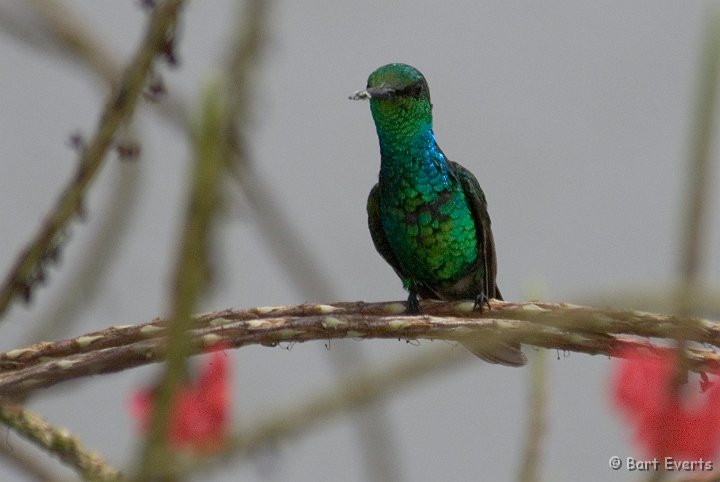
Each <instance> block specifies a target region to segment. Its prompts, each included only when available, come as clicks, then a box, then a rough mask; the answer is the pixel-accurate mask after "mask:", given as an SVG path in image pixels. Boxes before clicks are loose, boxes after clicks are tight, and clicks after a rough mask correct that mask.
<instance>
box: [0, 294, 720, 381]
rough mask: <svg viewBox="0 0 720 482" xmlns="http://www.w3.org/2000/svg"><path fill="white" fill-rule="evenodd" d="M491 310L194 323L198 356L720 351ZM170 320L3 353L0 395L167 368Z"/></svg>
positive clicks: (374, 306) (550, 313)
mask: <svg viewBox="0 0 720 482" xmlns="http://www.w3.org/2000/svg"><path fill="white" fill-rule="evenodd" d="M491 305H492V310H486V311H484V312H482V313H480V312H479V311H473V309H472V308H473V303H472V302H470V301H468V302H453V303H446V302H424V303H422V309H423V313H425V314H424V315H421V316H406V315H404V314H403V310H404V303H401V302H387V303H363V302H355V303H336V304H303V305H293V306H278V307H257V308H250V309H246V310H233V309H229V310H223V311H215V312H211V313H205V314H202V315H197V316H196V317H195V318H194V319H193V323H192V329H191V330H190V331H189V332H188V335H189V336H190V337H191V345H192V351H193V353H199V352H201V351H202V350H203V349H204V348H205V347H207V346H211V345H214V344H215V343H218V342H220V341H223V342H224V343H226V344H228V345H229V346H232V347H240V346H244V345H252V344H255V345H258V344H259V345H265V346H275V345H277V344H278V343H296V342H304V341H311V340H328V339H337V338H356V339H363V338H388V339H391V338H395V339H399V340H419V339H430V340H432V339H438V340H454V341H458V340H463V342H465V343H468V342H469V341H470V342H475V343H478V344H482V343H494V342H497V341H499V340H506V341H516V342H519V343H523V344H527V345H535V346H540V347H544V348H555V349H558V350H567V351H576V352H580V353H586V354H590V355H606V356H610V355H612V354H613V353H614V352H615V350H616V348H617V347H618V346H619V345H623V344H624V345H627V344H632V345H636V346H644V347H647V348H648V349H650V350H652V349H653V347H655V346H656V345H655V344H653V343H652V342H651V341H650V340H647V339H645V338H647V337H654V338H663V339H675V338H677V337H679V336H683V337H684V338H685V339H687V340H688V341H692V342H698V343H704V344H708V345H713V346H717V347H720V322H716V321H708V320H701V319H697V318H686V319H683V318H679V317H676V316H672V315H661V314H654V313H644V312H636V311H612V310H596V309H593V308H589V307H583V306H576V305H568V304H552V303H540V302H526V303H507V302H501V301H495V300H493V301H491ZM165 336H166V321H165V320H162V319H156V320H153V321H151V322H148V323H144V324H140V325H132V326H118V327H111V328H107V329H105V330H102V331H97V332H93V333H88V334H86V335H83V336H80V337H77V338H71V339H67V340H60V341H57V342H53V343H39V344H36V345H31V346H28V347H25V348H20V349H15V350H11V351H8V352H6V353H2V354H0V395H17V394H23V393H25V392H28V391H31V390H35V389H38V388H44V387H49V386H52V385H55V384H58V383H61V382H63V381H66V380H74V379H77V378H82V377H87V376H90V375H95V374H99V373H111V372H117V371H121V370H126V369H128V368H132V367H135V366H139V365H145V364H148V363H156V362H159V361H161V360H163V357H164V355H165V345H166V338H165ZM688 356H689V359H690V364H691V368H692V369H694V370H704V369H718V368H720V354H718V353H716V352H715V351H712V350H709V349H700V348H694V349H692V350H689V351H688Z"/></svg>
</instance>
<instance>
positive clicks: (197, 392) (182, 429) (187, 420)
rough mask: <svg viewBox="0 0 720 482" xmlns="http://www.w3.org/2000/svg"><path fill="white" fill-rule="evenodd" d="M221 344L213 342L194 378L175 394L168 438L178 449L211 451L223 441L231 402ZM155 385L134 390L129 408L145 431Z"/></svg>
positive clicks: (147, 428) (228, 369)
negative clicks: (204, 361)
mask: <svg viewBox="0 0 720 482" xmlns="http://www.w3.org/2000/svg"><path fill="white" fill-rule="evenodd" d="M223 348H224V346H215V347H213V348H212V350H213V353H211V354H210V355H209V358H210V359H209V360H208V361H207V363H206V364H204V365H203V366H202V368H201V369H200V373H199V375H198V376H197V379H196V380H195V381H194V382H187V383H186V384H184V385H183V386H181V387H180V388H179V389H178V391H177V392H176V394H175V400H174V401H173V403H172V412H171V414H170V427H169V441H170V443H171V444H172V445H173V446H174V447H175V448H177V449H189V450H193V451H195V452H203V453H207V452H212V451H214V450H217V449H219V448H220V447H221V446H222V444H223V442H224V441H225V436H226V434H227V428H228V423H229V416H228V406H229V405H230V388H229V382H228V379H229V374H230V373H229V372H230V366H229V365H230V364H229V360H228V356H227V354H226V353H225V352H223V351H222V350H223ZM154 392H155V389H154V388H145V389H143V390H140V391H139V392H137V393H135V394H134V395H133V397H132V398H131V400H130V412H131V414H132V416H133V417H134V418H135V419H137V420H138V421H139V423H140V429H141V430H142V431H144V432H147V430H149V428H150V418H151V414H152V407H153V403H154V397H155V393H154Z"/></svg>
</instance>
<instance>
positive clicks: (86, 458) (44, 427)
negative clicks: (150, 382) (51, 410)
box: [0, 403, 122, 481]
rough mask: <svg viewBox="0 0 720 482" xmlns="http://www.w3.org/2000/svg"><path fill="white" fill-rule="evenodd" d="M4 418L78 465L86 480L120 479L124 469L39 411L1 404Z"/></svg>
mask: <svg viewBox="0 0 720 482" xmlns="http://www.w3.org/2000/svg"><path fill="white" fill-rule="evenodd" d="M0 420H2V422H3V423H4V424H5V425H7V426H9V427H11V428H12V429H13V430H15V431H16V432H18V433H19V434H20V435H22V436H23V437H25V438H26V439H28V440H30V441H32V442H34V443H35V444H37V445H38V446H40V447H43V448H44V449H45V450H47V451H48V452H50V453H52V454H53V455H55V456H57V457H58V458H60V460H62V461H63V462H65V463H66V464H68V465H69V466H71V467H72V468H74V469H75V470H76V471H77V472H78V473H79V474H80V475H82V476H83V478H84V479H85V480H91V481H118V480H122V475H121V473H120V472H119V471H118V470H117V469H115V468H113V467H111V466H110V465H108V463H107V462H106V461H105V460H103V458H102V457H101V456H100V455H98V454H96V453H93V452H91V451H89V450H87V449H86V448H85V447H83V445H82V444H81V443H80V441H79V440H77V438H75V437H74V436H73V435H72V434H71V433H70V432H68V431H67V430H65V429H62V428H58V427H54V426H52V425H50V424H49V423H47V422H46V421H45V420H43V419H42V417H40V416H39V415H37V414H36V413H34V412H32V411H30V410H28V409H26V408H24V407H22V406H20V405H16V404H12V403H7V404H0Z"/></svg>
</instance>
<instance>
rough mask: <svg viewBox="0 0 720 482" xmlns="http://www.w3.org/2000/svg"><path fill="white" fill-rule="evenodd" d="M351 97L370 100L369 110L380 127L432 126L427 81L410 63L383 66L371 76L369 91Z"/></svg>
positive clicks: (359, 92) (369, 78)
mask: <svg viewBox="0 0 720 482" xmlns="http://www.w3.org/2000/svg"><path fill="white" fill-rule="evenodd" d="M350 98H351V99H355V100H359V99H370V110H371V111H372V114H373V118H374V119H375V123H376V124H377V126H378V128H381V126H383V127H384V126H385V125H386V124H397V123H403V124H407V123H411V124H426V123H428V124H430V123H432V104H431V103H430V90H429V89H428V84H427V81H426V80H425V77H423V74H421V73H420V71H419V70H417V69H416V68H415V67H412V66H410V65H407V64H387V65H383V66H382V67H380V68H378V69H377V70H375V72H373V73H372V74H370V77H368V82H367V88H366V89H365V90H362V91H358V92H355V94H353V95H352V96H351V97H350ZM388 127H390V126H389V125H388Z"/></svg>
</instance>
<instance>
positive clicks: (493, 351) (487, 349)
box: [463, 342, 527, 367]
mask: <svg viewBox="0 0 720 482" xmlns="http://www.w3.org/2000/svg"><path fill="white" fill-rule="evenodd" d="M463 345H464V346H465V348H467V349H468V350H470V352H471V353H472V354H473V355H475V356H476V357H478V358H480V359H481V360H485V361H486V362H488V363H497V364H499V365H505V366H508V367H521V366H523V365H525V364H526V363H527V357H525V354H524V353H523V352H522V350H521V349H520V344H519V343H512V344H511V343H497V344H491V343H482V345H476V344H473V343H468V342H465V343H463Z"/></svg>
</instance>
